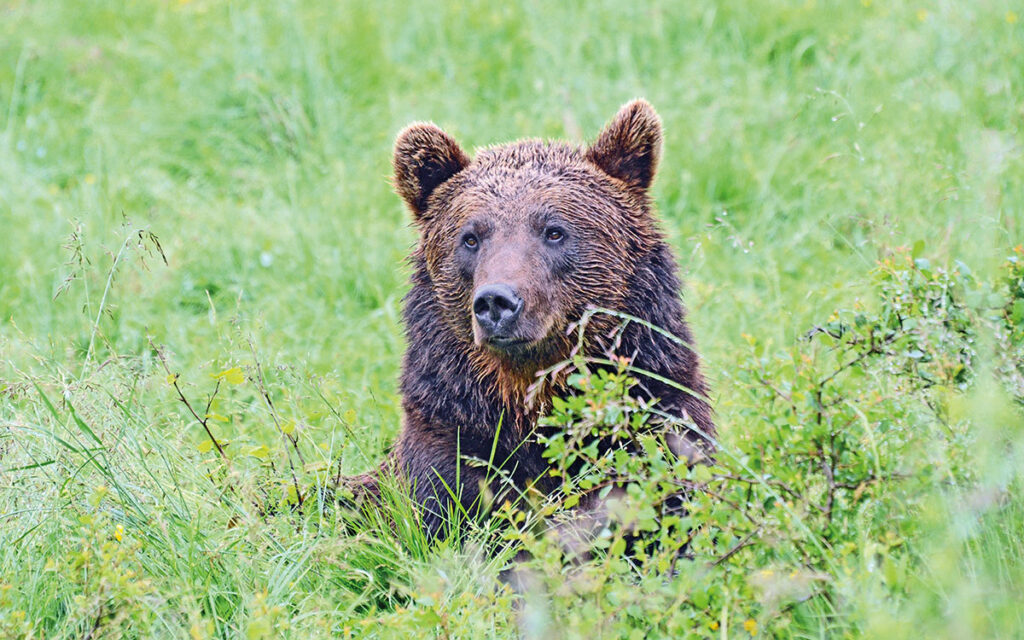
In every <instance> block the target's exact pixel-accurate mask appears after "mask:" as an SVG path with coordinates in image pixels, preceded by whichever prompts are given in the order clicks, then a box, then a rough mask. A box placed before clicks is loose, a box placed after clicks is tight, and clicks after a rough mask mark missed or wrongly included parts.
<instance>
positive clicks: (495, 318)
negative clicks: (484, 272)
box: [473, 284, 523, 335]
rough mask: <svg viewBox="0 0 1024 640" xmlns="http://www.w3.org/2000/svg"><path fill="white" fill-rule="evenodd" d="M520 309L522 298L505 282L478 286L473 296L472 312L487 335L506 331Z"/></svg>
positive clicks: (521, 308)
mask: <svg viewBox="0 0 1024 640" xmlns="http://www.w3.org/2000/svg"><path fill="white" fill-rule="evenodd" d="M522 310H523V299H522V298H520V297H519V295H518V294H517V293H516V291H515V289H513V288H512V287H510V286H508V285H507V284H489V285H485V286H483V287H480V288H479V289H477V291H476V296H474V298H473V314H474V315H476V321H477V323H479V324H480V328H481V329H483V330H484V332H485V333H487V334H488V335H495V334H497V335H501V334H504V333H507V332H508V330H509V329H510V328H511V327H512V326H513V325H515V322H516V320H518V319H519V313H520V312H521V311H522Z"/></svg>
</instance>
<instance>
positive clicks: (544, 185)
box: [351, 100, 715, 537]
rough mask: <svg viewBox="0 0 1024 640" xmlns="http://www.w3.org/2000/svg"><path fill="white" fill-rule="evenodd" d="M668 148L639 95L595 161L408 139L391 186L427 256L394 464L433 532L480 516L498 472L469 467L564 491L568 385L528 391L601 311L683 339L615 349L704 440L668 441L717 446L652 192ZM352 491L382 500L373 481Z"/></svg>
mask: <svg viewBox="0 0 1024 640" xmlns="http://www.w3.org/2000/svg"><path fill="white" fill-rule="evenodd" d="M661 141H662V133H661V122H660V119H659V118H658V115H657V114H656V113H655V111H654V109H653V108H652V107H651V106H650V105H649V104H648V103H647V102H645V101H643V100H635V101H633V102H630V103H628V104H626V105H625V106H624V107H622V109H621V110H620V111H619V112H618V114H617V115H616V116H615V118H614V119H613V120H612V121H611V123H610V124H608V126H607V127H606V128H605V129H604V131H602V132H601V134H600V135H599V136H598V138H597V140H596V141H595V142H594V143H593V144H592V145H591V146H589V147H588V148H585V149H583V148H579V147H577V146H574V145H570V144H565V143H560V142H541V141H538V140H522V141H518V142H513V143H511V144H506V145H501V146H495V147H489V148H486V149H483V150H481V151H480V152H479V153H477V155H476V157H475V158H470V156H468V155H467V154H466V153H465V152H464V151H463V150H462V149H461V148H460V147H459V145H458V144H457V143H456V142H455V141H454V140H453V139H452V138H451V137H450V136H448V135H447V134H446V133H445V132H444V131H442V130H441V129H439V128H438V127H436V126H435V125H433V124H423V123H417V124H413V125H410V126H409V127H407V128H406V129H405V130H403V131H402V132H401V133H400V134H399V136H398V139H397V141H396V144H395V155H394V171H395V176H394V183H395V188H396V190H397V192H398V194H399V195H400V196H401V197H402V198H403V199H404V200H405V202H406V204H407V205H408V207H409V209H410V210H411V212H412V217H413V221H414V223H415V226H416V227H417V229H418V231H419V243H418V245H417V247H416V249H415V251H414V252H413V254H412V256H411V264H412V267H413V274H412V288H411V290H410V291H409V293H408V295H407V296H406V297H405V306H404V314H403V317H404V321H405V328H406V335H407V340H408V343H407V348H406V352H405V358H404V361H403V368H402V377H401V394H402V409H403V412H404V417H403V422H402V430H401V434H400V435H399V437H398V441H397V443H396V444H395V446H394V447H393V449H392V451H391V453H390V456H389V463H387V464H386V467H388V468H390V469H391V470H392V471H393V472H395V473H397V474H398V475H399V476H400V477H401V478H402V479H403V480H404V481H405V482H406V483H407V485H408V486H409V487H410V490H411V491H412V494H413V496H414V499H415V501H416V502H417V504H418V505H419V507H420V508H421V510H422V517H423V526H424V529H425V531H426V533H427V534H428V536H430V537H436V536H437V535H438V534H439V533H442V532H443V531H444V530H446V526H445V524H446V523H447V522H449V518H450V516H451V514H452V513H453V512H455V511H459V512H461V513H467V514H473V513H476V512H478V511H479V510H480V508H481V505H480V501H481V500H480V494H481V488H482V484H483V481H484V479H485V477H487V475H488V470H487V469H485V468H482V467H481V466H479V465H476V466H474V465H468V464H464V463H463V462H462V461H464V460H466V459H471V458H475V459H477V460H484V461H493V463H494V464H500V465H501V468H502V470H503V473H504V475H505V478H506V479H507V478H511V479H512V481H513V482H514V483H515V485H517V486H519V487H526V486H528V485H530V484H531V483H532V485H533V486H534V487H536V488H539V489H540V490H542V491H550V490H551V489H552V488H553V487H549V486H546V485H545V483H550V482H552V480H551V479H550V478H547V479H545V478H546V476H545V471H547V465H548V463H547V461H546V460H545V459H544V458H543V456H542V452H543V446H542V445H541V444H540V443H539V442H538V441H537V438H536V431H535V430H536V424H537V418H538V416H539V415H542V414H543V412H544V410H545V409H546V407H547V403H548V400H549V399H550V398H551V396H552V395H554V394H559V393H564V392H565V391H566V389H565V388H564V386H563V384H562V382H560V381H559V380H557V379H556V380H555V381H554V382H553V383H552V384H549V385H547V386H546V387H545V388H544V389H543V391H542V392H541V393H540V394H535V393H530V394H528V389H530V388H531V384H532V383H533V382H534V381H535V380H536V373H537V372H538V371H539V370H542V369H545V368H547V367H551V366H552V365H554V364H556V363H558V362H560V361H563V360H564V359H566V358H567V357H568V356H569V355H570V349H571V348H572V347H573V346H574V345H575V344H576V339H577V337H576V336H575V335H573V331H572V327H573V326H574V325H575V324H576V323H578V321H579V320H580V319H581V317H582V316H583V315H584V313H585V312H586V311H587V309H588V308H591V307H599V308H604V309H610V310H616V311H620V312H623V313H626V314H630V315H633V316H636V317H638V318H641V319H643V320H645V321H647V322H648V323H650V324H651V325H654V326H657V327H661V328H663V329H664V330H666V331H667V332H669V333H671V334H673V335H674V336H678V338H679V339H681V340H673V339H671V338H669V337H667V336H665V335H663V334H662V333H660V332H658V331H655V330H652V329H651V328H650V327H648V326H645V325H644V324H643V323H637V322H632V323H629V324H628V325H627V326H626V327H625V329H623V330H622V332H621V335H619V336H618V340H619V341H620V342H619V344H618V349H617V352H618V353H620V354H623V355H626V356H628V357H630V358H631V359H632V364H633V365H634V366H635V367H636V368H637V369H638V370H643V371H646V372H650V373H653V374H655V376H650V377H649V378H648V379H644V380H643V381H642V384H640V385H638V386H637V387H636V393H638V394H643V395H645V396H647V397H648V399H651V398H655V399H658V401H659V408H660V409H661V410H662V411H664V412H667V413H668V414H671V415H674V416H676V417H679V418H682V419H683V420H685V421H688V422H689V423H690V424H692V425H693V427H695V429H694V428H691V429H683V430H682V433H672V434H669V435H670V436H671V438H669V439H668V441H669V443H670V445H671V447H672V449H673V450H674V451H675V452H676V453H677V454H680V455H687V456H693V455H694V454H695V453H699V452H700V451H702V450H707V449H708V448H709V446H710V445H708V444H707V443H708V442H710V439H711V437H712V436H713V435H714V430H715V428H714V424H713V422H712V417H711V409H710V406H709V403H708V399H707V392H706V388H705V382H704V379H703V377H702V375H701V372H700V367H699V362H698V357H697V354H696V353H695V352H694V351H693V349H692V347H691V346H688V345H692V344H693V338H692V336H691V334H690V330H689V328H688V327H687V325H686V321H685V319H684V312H683V305H682V302H681V299H680V279H679V275H678V269H677V266H676V261H675V259H674V257H673V255H672V251H671V250H670V248H669V246H668V244H666V242H665V239H664V237H663V235H662V233H661V232H660V231H659V229H658V224H657V222H656V219H655V215H654V211H653V207H652V204H651V199H650V196H649V193H648V190H649V188H650V186H651V182H652V181H653V179H654V175H655V170H656V169H657V165H658V159H659V155H660V152H661ZM620 322H621V320H619V319H616V318H613V317H610V316H601V315H600V314H598V315H595V316H594V317H593V319H592V320H591V321H590V322H589V323H588V324H587V325H586V326H587V331H588V333H592V334H593V335H594V336H597V335H599V334H600V333H601V332H606V331H608V330H609V329H612V328H614V327H615V326H617V325H618V324H619V323H620ZM597 342H598V341H591V340H587V341H586V344H588V345H589V344H592V343H593V344H595V345H596V344H597ZM588 348H597V347H596V346H595V347H588ZM658 378H662V379H668V380H672V381H675V382H677V383H680V384H681V385H682V386H684V387H685V388H687V389H688V390H689V392H684V391H681V390H679V389H677V388H675V387H673V386H670V385H667V384H664V383H663V382H660V381H659V380H658ZM491 475H493V474H491ZM351 486H353V487H354V488H356V491H357V493H358V492H360V491H366V492H370V493H376V492H377V490H378V488H377V485H376V474H367V475H364V476H361V477H359V478H358V479H354V482H353V484H352V485H351ZM455 501H458V502H460V503H461V507H462V509H458V508H457V507H458V505H456V504H455ZM453 507H455V508H456V509H455V510H453ZM463 509H464V511H463Z"/></svg>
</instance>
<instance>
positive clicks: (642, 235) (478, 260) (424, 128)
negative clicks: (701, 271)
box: [394, 100, 662, 381]
mask: <svg viewBox="0 0 1024 640" xmlns="http://www.w3.org/2000/svg"><path fill="white" fill-rule="evenodd" d="M661 142H662V133H661V122H660V119H659V118H658V115H657V114H656V113H655V111H654V109H653V108H652V107H651V106H650V105H649V104H648V103H647V102H645V101H643V100H635V101H633V102H630V103H628V104H626V105H625V106H624V107H622V109H621V110H620V111H619V112H618V114H617V115H616V116H615V117H614V118H613V119H612V121H611V122H610V123H609V124H608V125H607V126H606V127H605V129H604V130H603V131H602V132H601V133H600V135H598V137H597V139H596V141H595V142H594V143H593V144H592V145H590V146H589V147H586V148H580V147H576V146H573V145H569V144H565V143H558V142H541V141H537V140H524V141H518V142H513V143H510V144H506V145H501V146H495V147H489V148H486V149H483V150H481V151H479V152H478V153H477V154H476V157H475V158H470V157H469V156H468V155H467V154H466V153H465V152H464V151H463V150H462V149H461V148H460V147H459V145H458V144H457V143H456V142H455V141H454V140H453V139H452V138H451V137H450V136H449V135H448V134H446V133H445V132H444V131H442V130H441V129H440V128H438V127H437V126H435V125H433V124H429V123H417V124H413V125H411V126H409V127H407V128H406V129H405V130H403V131H402V132H401V133H400V134H399V136H398V140H397V142H396V144H395V155H394V172H395V174H394V176H395V177H394V181H395V188H396V190H397V192H398V193H399V195H401V197H402V198H403V199H404V200H405V202H406V203H407V205H408V207H409V209H410V210H411V212H412V215H413V220H414V223H415V225H416V227H417V228H418V230H419V234H420V237H419V243H418V246H417V249H416V252H415V254H414V256H413V260H414V262H415V261H417V260H421V261H422V262H421V264H425V268H426V271H427V274H428V276H429V280H430V286H431V287H432V289H433V295H434V297H435V299H436V301H437V304H438V305H439V308H440V315H441V316H442V317H443V319H444V323H445V324H446V325H447V328H448V329H450V330H451V332H453V333H454V335H455V336H456V337H457V339H458V340H459V341H460V342H461V343H462V344H463V345H464V347H465V348H466V350H467V353H468V355H469V357H470V358H471V359H472V360H474V361H475V362H476V363H478V364H479V366H480V367H481V368H482V370H487V371H492V372H496V373H498V374H499V376H503V377H505V378H516V379H521V380H524V381H526V380H529V379H531V378H532V376H533V374H534V373H535V372H536V371H537V370H539V369H542V368H544V367H547V366H550V365H552V364H554V363H556V362H558V361H560V360H562V359H564V358H566V357H567V356H568V355H569V352H570V349H571V347H572V345H573V344H574V343H575V339H574V337H573V336H572V335H571V334H572V331H571V329H572V327H573V325H574V323H576V322H578V321H579V320H580V318H581V317H582V316H583V314H584V313H585V311H586V309H587V308H589V307H601V308H608V309H620V308H621V307H622V306H623V304H622V303H623V298H624V297H625V296H627V295H629V294H630V291H629V290H628V286H627V282H628V280H629V277H630V276H631V274H633V273H634V271H635V270H636V265H637V264H639V263H640V262H642V261H643V260H644V259H645V256H647V254H648V253H649V252H650V251H652V250H653V249H654V248H656V247H657V246H658V245H659V243H661V242H662V237H661V234H660V232H659V231H658V229H657V225H656V224H655V221H654V218H653V213H652V211H651V204H650V200H649V197H648V189H649V187H650V185H651V182H652V181H653V179H654V175H655V171H656V169H657V165H658V159H659V155H660V151H661Z"/></svg>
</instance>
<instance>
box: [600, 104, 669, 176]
mask: <svg viewBox="0 0 1024 640" xmlns="http://www.w3.org/2000/svg"><path fill="white" fill-rule="evenodd" d="M660 156H661V118H659V117H658V114H657V113H656V112H655V111H654V107H652V106H651V105H650V104H648V102H647V101H646V100H643V99H637V100H633V101H632V102H630V103H628V104H626V105H624V106H623V107H622V108H621V109H619V112H618V113H617V114H615V118H613V119H612V121H611V122H610V123H609V124H608V126H606V127H605V128H604V131H602V132H601V134H600V135H599V136H598V137H597V140H596V141H595V142H594V144H592V145H591V146H590V148H589V149H587V155H586V157H587V160H589V161H591V162H593V163H594V164H596V165H597V166H598V167H600V168H601V170H603V171H604V172H605V173H607V174H608V175H610V176H611V177H613V178H617V179H619V180H621V181H623V182H625V183H626V184H627V185H628V186H629V187H631V188H634V189H639V190H641V191H645V190H647V188H648V187H649V186H651V182H653V181H654V173H655V172H656V171H657V170H658V159H659V158H660Z"/></svg>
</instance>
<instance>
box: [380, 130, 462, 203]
mask: <svg viewBox="0 0 1024 640" xmlns="http://www.w3.org/2000/svg"><path fill="white" fill-rule="evenodd" d="M468 164H469V156H467V155H466V154H465V152H463V151H462V149H461V148H460V147H459V145H458V143H456V142H455V140H453V139H452V137H451V136H449V135H448V134H447V133H445V132H444V131H442V130H441V129H440V128H438V127H437V126H436V125H434V124H431V123H416V124H411V125H409V126H408V127H406V128H405V129H403V130H402V132H401V133H399V134H398V139H397V140H395V157H394V168H395V178H394V183H395V190H396V191H397V192H398V195H400V196H402V199H404V200H405V202H406V203H407V204H408V205H409V209H411V210H412V213H413V217H414V218H415V219H416V221H417V222H419V221H420V219H421V218H422V217H423V215H424V214H425V213H426V210H427V202H428V200H429V199H430V194H431V193H433V192H434V189H436V188H437V187H438V186H439V185H441V184H442V183H443V182H445V181H446V180H448V179H449V178H451V177H452V176H454V175H455V174H456V173H458V172H460V171H462V170H463V169H465V168H466V166H467V165H468Z"/></svg>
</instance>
